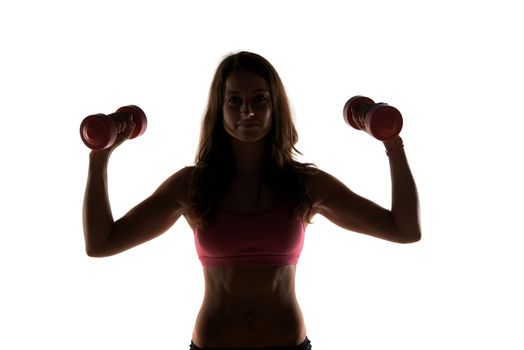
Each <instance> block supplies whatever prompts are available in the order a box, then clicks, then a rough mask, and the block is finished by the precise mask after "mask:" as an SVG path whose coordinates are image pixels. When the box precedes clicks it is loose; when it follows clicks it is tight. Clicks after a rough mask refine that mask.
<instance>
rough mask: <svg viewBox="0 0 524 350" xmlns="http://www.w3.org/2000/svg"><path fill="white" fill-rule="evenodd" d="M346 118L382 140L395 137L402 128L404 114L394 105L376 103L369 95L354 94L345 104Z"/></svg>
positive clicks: (352, 124) (348, 121) (355, 126)
mask: <svg viewBox="0 0 524 350" xmlns="http://www.w3.org/2000/svg"><path fill="white" fill-rule="evenodd" d="M343 114H344V120H345V121H346V123H348V124H349V125H351V126H352V127H353V128H355V129H357V130H364V131H365V132H367V133H368V134H370V135H371V136H373V137H374V138H376V139H378V140H380V141H386V140H391V139H393V138H395V137H396V136H397V135H398V134H399V133H400V131H401V130H402V124H403V120H402V115H401V114H400V112H399V111H398V109H396V108H395V107H393V106H390V105H388V104H386V103H375V102H374V101H373V100H372V99H370V98H369V97H364V96H354V97H352V98H350V99H349V100H348V101H347V102H346V104H345V105H344V111H343Z"/></svg>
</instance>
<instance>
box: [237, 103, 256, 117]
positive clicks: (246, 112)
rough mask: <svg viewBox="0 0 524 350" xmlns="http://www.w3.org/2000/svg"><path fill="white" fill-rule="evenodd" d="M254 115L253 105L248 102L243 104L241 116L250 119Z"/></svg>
mask: <svg viewBox="0 0 524 350" xmlns="http://www.w3.org/2000/svg"><path fill="white" fill-rule="evenodd" d="M254 115H255V113H254V112H253V108H251V104H249V103H248V102H244V103H242V106H240V116H241V117H243V118H249V117H252V116H254Z"/></svg>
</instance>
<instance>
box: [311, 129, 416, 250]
mask: <svg viewBox="0 0 524 350" xmlns="http://www.w3.org/2000/svg"><path fill="white" fill-rule="evenodd" d="M384 145H385V146H386V150H387V153H388V156H389V164H390V169H391V182H392V208H391V210H388V209H386V208H383V207H381V206H380V205H378V204H376V203H374V202H373V201H371V200H369V199H367V198H364V197H362V196H360V195H358V194H356V193H355V192H353V191H352V190H351V189H349V188H348V187H347V186H346V185H345V184H343V183H342V182H341V181H340V180H338V179H337V178H336V177H334V176H332V175H330V174H328V173H326V172H324V171H322V170H320V169H318V171H317V173H316V174H315V175H312V176H309V177H307V187H308V189H309V194H310V196H311V199H312V202H313V208H312V213H311V215H310V219H311V218H312V217H313V215H315V214H317V213H318V214H321V215H322V216H324V217H325V218H327V219H328V220H330V221H331V222H333V223H334V224H336V225H338V226H340V227H342V228H345V229H347V230H350V231H354V232H359V233H363V234H367V235H370V236H374V237H377V238H381V239H385V240H388V241H392V242H397V243H413V242H417V241H419V240H420V237H421V230H420V222H419V207H418V195H417V188H416V185H415V181H414V179H413V176H412V174H411V170H410V169H409V166H408V162H407V159H406V154H405V152H404V149H403V144H402V139H401V138H400V137H397V138H395V139H393V140H391V141H387V142H384Z"/></svg>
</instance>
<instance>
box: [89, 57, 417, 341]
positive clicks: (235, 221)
mask: <svg viewBox="0 0 524 350" xmlns="http://www.w3.org/2000/svg"><path fill="white" fill-rule="evenodd" d="M358 123H362V118H361V117H359V119H358ZM133 127H134V124H133V122H132V118H130V119H129V120H128V121H127V122H126V123H123V124H122V125H120V128H121V131H122V132H121V134H119V137H118V139H117V142H115V144H114V145H113V146H112V147H111V148H109V149H106V150H102V151H93V152H91V153H90V162H89V176H88V181H87V188H86V192H85V198H84V232H85V242H86V251H87V254H88V255H89V256H93V257H104V256H109V255H114V254H117V253H120V252H122V251H124V250H126V249H129V248H132V247H134V246H136V245H139V244H141V243H144V242H146V241H148V240H150V239H153V238H154V237H156V236H158V235H160V234H162V233H164V232H165V231H167V230H168V229H169V228H170V227H171V226H172V225H173V224H174V223H175V222H176V221H177V220H178V218H179V217H180V216H182V215H183V216H184V217H185V219H186V220H187V221H188V223H189V224H190V226H191V228H192V229H193V233H194V237H195V245H196V249H197V252H198V256H199V259H200V260H201V263H202V265H203V272H204V278H205V296H204V300H203V304H202V307H201V309H200V312H199V314H198V317H197V319H196V323H195V327H194V331H193V335H192V341H191V345H190V349H194V350H196V349H228V348H235V349H240V348H245V349H252V348H267V349H290V350H291V349H294V350H306V349H311V343H310V341H309V339H308V338H307V335H306V333H307V332H306V326H305V324H304V320H303V317H302V313H301V310H300V307H299V305H298V303H297V299H296V295H295V272H296V263H297V262H298V259H299V256H300V252H301V250H302V246H303V243H304V230H305V228H306V227H307V225H308V223H310V222H311V219H312V218H313V217H314V216H315V215H316V214H321V215H323V216H324V217H326V218H327V219H329V220H330V221H332V222H333V223H335V224H336V225H338V226H340V227H343V228H345V229H348V230H351V231H355V232H360V233H364V234H368V235H372V236H375V237H378V238H382V239H386V240H389V241H392V242H398V243H411V242H416V241H418V240H419V239H420V234H421V233H420V225H419V215H418V198H417V190H416V186H415V182H414V180H413V177H412V175H411V172H410V170H409V167H408V163H407V160H406V155H405V153H404V150H403V145H402V140H401V138H400V137H397V138H395V139H393V140H391V141H387V142H384V145H385V147H386V149H387V153H388V156H389V161H390V167H391V177H392V190H393V192H392V193H393V198H392V202H393V203H392V210H391V211H390V210H387V209H384V208H382V207H380V206H378V205H377V204H375V203H373V202H371V201H369V200H367V199H365V198H363V197H360V196H358V195H357V194H355V193H353V192H352V191H351V190H350V189H348V188H347V187H346V186H345V185H344V184H343V183H342V182H340V181H339V180H337V179H336V178H335V177H333V176H331V175H329V174H328V173H326V172H324V171H322V170H320V169H317V168H316V167H314V166H313V165H312V164H302V163H299V162H296V161H294V159H293V157H294V152H298V151H297V150H296V149H295V148H294V145H295V144H296V142H297V133H296V130H295V127H294V125H293V122H292V118H291V113H290V108H289V105H288V101H287V97H286V93H285V91H284V87H283V84H282V82H281V80H280V78H279V76H278V74H277V72H276V71H275V69H274V68H273V67H272V65H271V64H270V63H269V62H268V61H267V60H265V59H264V58H263V57H261V56H259V55H256V54H253V53H249V52H240V53H237V54H232V55H229V56H228V57H226V58H225V59H224V60H223V61H222V62H221V63H220V65H219V67H218V69H217V71H216V74H215V76H214V79H213V81H212V84H211V89H210V94H209V101H208V106H207V110H206V114H205V116H204V119H203V123H202V131H201V135H200V145H199V148H198V152H197V156H196V162H195V166H190V167H185V168H183V169H181V170H179V171H178V172H176V173H175V174H173V175H172V176H170V177H169V178H168V179H167V180H166V181H165V182H164V183H162V184H161V185H160V187H159V188H158V189H157V190H156V191H155V192H154V193H153V194H152V195H151V196H150V197H149V198H147V199H145V200H144V201H143V202H142V203H140V204H138V205H137V206H136V207H134V208H133V209H131V210H130V211H129V212H128V213H127V214H126V215H124V216H123V217H122V218H120V219H119V220H117V221H114V220H113V217H112V214H111V207H110V204H109V199H108V191H107V178H106V173H107V163H108V160H109V157H110V155H111V153H112V151H113V150H114V149H115V148H116V147H118V146H119V145H120V144H121V143H122V142H124V141H125V140H126V139H127V138H128V137H129V135H130V134H131V131H132V130H133Z"/></svg>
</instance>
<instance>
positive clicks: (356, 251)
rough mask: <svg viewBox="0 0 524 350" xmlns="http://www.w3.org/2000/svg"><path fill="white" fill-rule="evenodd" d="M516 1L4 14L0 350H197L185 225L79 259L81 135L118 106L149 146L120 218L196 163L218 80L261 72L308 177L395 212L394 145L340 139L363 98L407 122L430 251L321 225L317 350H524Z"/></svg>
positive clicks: (0, 22)
mask: <svg viewBox="0 0 524 350" xmlns="http://www.w3.org/2000/svg"><path fill="white" fill-rule="evenodd" d="M517 3H518V2H517V1H504V0H502V1H497V2H495V1H438V2H437V1H434V2H424V1H376V0H375V1H369V0H368V1H344V2H342V1H341V2H334V1H326V0H323V1H318V2H311V1H281V0H280V1H275V0H264V1H258V2H254V1H228V0H221V1H191V2H180V3H175V2H174V1H151V0H150V1H147V2H146V1H123V0H122V1H108V0H104V1H101V0H90V1H84V2H79V1H77V2H74V1H57V0H50V1H9V0H8V1H2V3H1V5H0V45H1V46H0V50H1V51H0V52H1V54H0V62H1V64H0V103H1V120H2V122H1V126H0V130H1V137H0V146H1V164H2V165H1V169H2V170H1V171H0V176H1V181H0V190H1V197H0V200H1V205H2V209H1V212H0V213H1V220H0V234H1V236H0V272H1V275H0V277H1V287H0V288H1V289H0V293H1V294H0V295H1V299H0V348H2V349H129V350H130V349H188V348H189V342H190V339H191V332H192V329H193V326H194V321H195V318H196V316H197V313H198V310H199V307H200V305H201V302H202V297H203V291H204V290H203V288H204V285H203V275H202V267H201V265H200V262H199V261H198V258H197V255H196V251H195V247H194V241H193V233H192V232H191V230H190V229H189V226H188V225H187V223H186V222H185V221H184V220H183V219H182V220H179V221H178V222H177V223H176V225H175V226H174V227H173V228H172V229H171V230H169V231H168V232H167V233H166V234H165V235H163V236H161V237H159V238H157V239H155V240H153V241H150V242H148V243H146V244H144V245H142V246H139V247H137V248H134V249H132V250H129V251H127V252H125V253H122V254H120V255H117V256H114V257H110V258H105V259H94V258H89V257H88V256H86V254H85V251H84V241H83V232H82V223H81V209H82V200H83V194H84V188H85V180H86V174H87V164H88V153H89V152H88V149H87V148H86V147H85V146H84V145H83V143H82V142H81V140H80V137H79V132H78V127H79V124H80V122H81V120H82V119H83V118H84V117H85V116H87V115H89V114H94V113H110V112H113V111H114V110H116V109H117V108H118V107H120V106H122V105H126V104H136V105H139V106H141V107H142V108H143V109H144V111H145V112H146V114H147V115H148V120H149V125H148V129H147V132H146V133H145V134H144V135H142V136H141V137H140V138H137V139H135V140H133V141H129V142H127V143H125V144H124V145H123V146H122V147H121V148H119V149H118V150H117V151H116V152H115V153H114V154H113V156H112V158H111V162H110V167H109V182H110V198H111V204H112V207H113V214H114V216H115V218H118V217H120V216H121V215H123V214H124V213H125V212H126V211H127V210H128V209H130V208H131V207H132V206H134V205H135V204H137V203H138V202H139V201H141V200H142V199H144V198H145V197H146V196H148V195H149V194H150V193H151V192H152V191H154V190H155V189H156V187H157V186H158V185H159V184H160V183H161V182H162V181H163V180H164V179H165V178H166V177H167V176H169V175H170V174H172V173H173V172H174V171H176V170H178V169H180V168H181V167H183V166H185V165H191V164H192V163H193V159H194V155H195V152H196V146H197V143H198V137H199V132H200V121H201V117H202V115H203V112H204V108H205V104H206V100H207V94H208V89H209V85H210V83H211V78H212V75H213V73H214V71H215V69H216V66H217V65H218V63H219V62H220V60H221V59H222V58H223V57H224V56H225V55H227V54H228V53H230V52H235V51H238V50H248V51H253V52H256V53H259V54H261V55H263V56H264V57H266V58H267V59H268V60H269V61H270V62H272V64H273V65H274V66H275V67H276V69H277V71H278V72H279V73H280V75H281V77H282V79H283V81H284V84H285V86H286V89H287V92H288V94H289V97H290V101H291V104H292V107H293V111H294V116H295V122H296V127H297V129H298V131H299V135H300V141H299V143H298V145H297V147H298V149H299V150H301V151H302V153H303V154H304V156H303V157H300V158H299V160H301V161H308V162H314V163H316V164H317V165H318V166H319V168H321V169H323V170H325V171H327V172H329V173H331V174H333V175H334V176H336V177H337V178H339V179H340V180H341V181H343V182H344V183H345V184H346V185H347V186H348V187H350V188H352V189H353V190H354V191H355V192H357V193H359V194H361V195H363V196H365V197H367V198H369V199H371V200H373V201H375V202H377V203H379V204H380V205H382V206H384V207H387V208H389V206H390V200H391V186H390V177H389V164H388V161H387V157H386V155H385V153H384V151H383V145H382V143H380V142H379V141H377V140H375V139H373V138H372V137H370V136H369V135H368V134H366V133H364V132H361V131H357V130H354V129H352V128H350V127H349V126H347V125H346V124H345V122H344V120H343V118H342V112H341V111H342V107H343V105H344V103H345V102H346V100H347V99H348V98H349V97H351V96H353V95H357V94H361V95H366V96H369V97H371V98H373V99H375V101H377V102H378V101H383V102H387V103H389V104H391V105H394V106H396V107H397V108H398V109H399V110H400V111H401V112H402V114H403V117H404V130H403V131H402V133H401V135H402V137H403V139H404V143H405V145H406V148H405V149H406V153H407V155H408V159H409V163H410V166H411V169H412V172H413V174H414V176H415V179H416V181H417V185H418V189H419V195H420V203H421V218H422V228H423V239H422V241H421V242H419V243H416V244H412V245H398V244H394V243H389V242H386V241H381V240H378V239H375V238H371V237H367V236H363V235H359V234H356V233H352V232H350V231H345V230H343V229H340V228H338V227H337V226H335V225H334V224H332V223H330V222H329V221H327V220H325V219H323V218H322V217H316V219H315V224H313V225H311V226H310V227H309V228H308V230H307V232H306V242H305V246H304V250H303V254H302V257H301V260H300V262H299V265H298V270H297V274H298V275H297V280H296V284H297V297H298V299H299V303H300V305H301V308H302V311H303V313H304V317H305V321H306V325H307V330H308V337H309V338H310V339H311V341H312V344H313V349H315V350H327V349H360V350H364V349H384V348H388V349H403V350H408V349H427V350H430V349H478V348H483V349H505V350H509V349H522V348H524V336H523V335H522V334H523V333H522V330H523V325H524V319H523V318H524V316H523V315H524V302H523V295H524V287H522V276H523V273H522V267H523V266H524V254H522V250H523V243H524V239H523V238H522V234H523V230H522V220H521V218H522V198H523V195H524V191H523V185H522V180H521V179H522V178H523V175H524V174H523V171H522V167H520V163H522V151H523V149H522V146H521V140H520V139H521V135H522V128H523V126H524V124H523V123H522V117H523V115H522V108H521V102H522V97H523V87H522V81H523V79H524V70H523V65H522V62H523V61H524V55H523V53H522V33H524V24H523V22H522V15H523V12H522V10H519V8H521V7H518V6H517Z"/></svg>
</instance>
